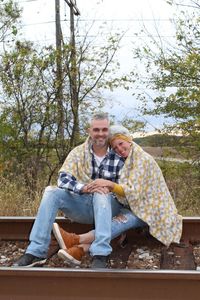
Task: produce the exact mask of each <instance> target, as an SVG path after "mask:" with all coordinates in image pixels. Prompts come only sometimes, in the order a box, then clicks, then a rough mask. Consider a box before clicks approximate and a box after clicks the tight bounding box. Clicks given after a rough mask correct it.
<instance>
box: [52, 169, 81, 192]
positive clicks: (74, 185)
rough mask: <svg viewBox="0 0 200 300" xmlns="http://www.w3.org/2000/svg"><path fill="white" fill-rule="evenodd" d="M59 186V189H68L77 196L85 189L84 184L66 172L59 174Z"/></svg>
mask: <svg viewBox="0 0 200 300" xmlns="http://www.w3.org/2000/svg"><path fill="white" fill-rule="evenodd" d="M57 185H58V187H59V188H62V189H66V190H68V191H70V192H74V193H77V194H80V193H81V192H82V189H83V187H84V184H83V183H80V182H78V181H77V180H76V178H75V177H74V176H73V175H71V174H70V173H66V172H60V173H59V176H58V181H57Z"/></svg>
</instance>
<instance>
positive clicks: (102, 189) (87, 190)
mask: <svg viewBox="0 0 200 300" xmlns="http://www.w3.org/2000/svg"><path fill="white" fill-rule="evenodd" d="M81 192H82V193H83V194H93V193H99V194H108V193H109V192H110V190H109V189H108V188H107V187H106V186H97V185H96V184H94V185H91V183H89V184H86V185H84V187H83V188H82V190H81Z"/></svg>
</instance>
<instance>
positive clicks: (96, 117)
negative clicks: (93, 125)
mask: <svg viewBox="0 0 200 300" xmlns="http://www.w3.org/2000/svg"><path fill="white" fill-rule="evenodd" d="M105 119H106V120H108V121H110V120H109V115H108V113H107V112H98V113H94V114H93V115H92V117H91V121H93V120H105Z"/></svg>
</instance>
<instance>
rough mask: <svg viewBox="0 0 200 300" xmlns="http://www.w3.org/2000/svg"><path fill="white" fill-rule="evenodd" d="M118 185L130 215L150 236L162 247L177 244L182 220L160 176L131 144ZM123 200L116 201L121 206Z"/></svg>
mask: <svg viewBox="0 0 200 300" xmlns="http://www.w3.org/2000/svg"><path fill="white" fill-rule="evenodd" d="M119 183H120V185H122V187H123V189H124V192H125V195H126V201H127V202H128V204H129V206H130V208H131V210H132V212H133V213H134V214H135V215H137V216H138V217H139V218H140V219H142V220H143V221H145V222H146V223H147V224H148V225H149V230H150V233H151V235H152V236H154V237H155V238H156V239H158V240H159V241H161V242H162V243H163V244H165V245H166V246H169V245H170V244H171V243H172V242H175V243H179V242H180V238H181V234H182V217H181V216H180V215H179V214H178V213H177V209H176V206H175V204H174V201H173V199H172V197H171V195H170V192H169V190H168V187H167V185H166V183H165V180H164V177H163V175H162V172H161V170H160V168H159V166H158V165H157V163H156V161H155V160H154V159H153V157H152V156H150V155H149V154H148V153H146V152H145V151H143V149H142V148H141V147H140V146H138V145H137V144H135V143H134V142H133V144H132V149H131V152H130V153H129V156H128V158H127V159H126V161H125V165H124V167H123V169H122V170H121V175H120V182H119ZM124 200H125V199H122V198H121V199H120V198H119V201H120V202H122V203H123V204H124V203H125V202H124Z"/></svg>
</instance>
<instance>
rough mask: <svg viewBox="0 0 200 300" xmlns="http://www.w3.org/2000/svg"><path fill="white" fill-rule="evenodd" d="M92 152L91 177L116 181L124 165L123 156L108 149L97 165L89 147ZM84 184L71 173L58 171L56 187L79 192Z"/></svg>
mask: <svg viewBox="0 0 200 300" xmlns="http://www.w3.org/2000/svg"><path fill="white" fill-rule="evenodd" d="M90 152H91V154H92V160H91V164H92V168H91V170H92V173H91V179H92V180H95V179H97V178H103V179H106V180H110V181H113V182H116V183H118V181H119V177H120V175H119V172H120V170H121V169H122V167H123V165H124V161H125V160H124V158H122V157H120V156H118V155H117V154H116V153H115V152H114V151H113V150H111V149H108V151H107V153H106V156H105V157H104V159H103V160H102V161H101V163H100V165H99V166H98V165H97V163H96V160H95V157H94V153H93V150H92V148H91V149H90ZM83 186H84V184H83V183H80V182H78V181H77V179H76V178H75V177H74V176H73V174H70V173H66V172H60V174H59V177H58V187H60V188H64V189H67V190H69V191H72V192H74V193H81V189H82V188H83Z"/></svg>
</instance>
